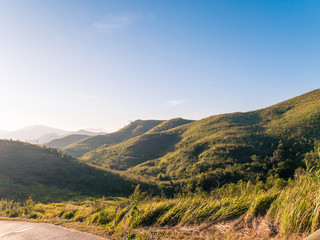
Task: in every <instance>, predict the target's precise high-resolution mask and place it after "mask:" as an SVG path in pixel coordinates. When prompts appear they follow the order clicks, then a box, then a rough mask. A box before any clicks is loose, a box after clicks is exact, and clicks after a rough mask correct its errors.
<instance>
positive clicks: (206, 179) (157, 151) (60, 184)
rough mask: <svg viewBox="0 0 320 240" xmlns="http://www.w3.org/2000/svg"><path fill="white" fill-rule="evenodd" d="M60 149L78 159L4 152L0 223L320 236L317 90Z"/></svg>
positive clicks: (11, 144) (48, 151)
mask: <svg viewBox="0 0 320 240" xmlns="http://www.w3.org/2000/svg"><path fill="white" fill-rule="evenodd" d="M64 149H65V150H66V151H69V152H70V153H74V155H76V156H82V155H83V154H84V155H83V156H82V158H81V160H78V159H75V158H73V157H71V156H69V155H67V154H66V153H62V152H60V151H58V150H55V149H52V148H45V147H38V146H34V145H31V144H26V143H22V142H15V141H0V193H1V197H2V198H3V199H2V200H1V201H0V215H1V216H4V217H11V218H12V217H19V218H23V219H35V220H38V221H48V222H55V223H57V224H63V225H65V226H70V227H74V228H77V229H82V230H85V231H90V232H92V233H95V234H101V235H105V236H108V237H109V238H111V239H300V238H302V237H304V236H306V235H307V234H309V233H310V232H312V231H314V230H316V229H318V228H319V227H320V217H319V216H320V208H319V196H318V195H319V191H320V170H319V169H320V90H316V91H312V92H310V93H307V94H305V95H302V96H299V97H296V98H293V99H290V100H288V101H285V102H282V103H279V104H276V105H273V106H271V107H268V108H265V109H261V110H257V111H252V112H247V113H231V114H223V115H217V116H212V117H209V118H205V119H202V120H199V121H189V120H184V119H172V120H168V121H153V120H148V121H142V120H137V121H135V122H133V123H131V124H130V125H128V126H126V127H125V128H123V129H121V130H119V131H118V132H115V133H112V134H107V135H102V136H95V137H89V138H85V139H82V140H80V141H78V142H76V143H73V144H71V145H68V146H67V147H66V148H64ZM73 151H74V152H73ZM130 194H131V195H130ZM29 196H31V198H29ZM102 196H105V197H102Z"/></svg>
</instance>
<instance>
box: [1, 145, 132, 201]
mask: <svg viewBox="0 0 320 240" xmlns="http://www.w3.org/2000/svg"><path fill="white" fill-rule="evenodd" d="M136 184H137V183H136V182H133V181H129V180H127V179H124V178H123V177H121V176H119V175H117V174H114V173H111V172H108V171H103V170H99V169H97V168H95V167H90V166H88V165H86V164H84V163H81V162H79V161H78V160H76V159H74V158H72V157H70V156H68V155H66V154H64V153H60V152H57V151H56V150H55V149H49V148H41V147H38V146H36V145H31V144H28V143H23V142H16V141H5V140H1V141H0V198H7V199H19V200H23V199H26V198H28V197H29V196H32V198H33V199H36V200H42V201H50V200H55V201H59V200H67V199H69V198H73V199H75V198H79V197H81V196H100V197H101V196H103V195H105V196H107V195H113V196H117V195H118V196H126V195H129V194H131V193H132V192H133V190H134V185H136Z"/></svg>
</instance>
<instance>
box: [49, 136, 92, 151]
mask: <svg viewBox="0 0 320 240" xmlns="http://www.w3.org/2000/svg"><path fill="white" fill-rule="evenodd" d="M88 137H89V135H82V134H72V135H68V136H65V137H62V138H58V139H54V140H51V141H50V142H47V143H45V144H43V145H44V146H46V147H51V148H57V149H60V148H64V147H67V146H68V145H70V144H73V143H76V142H78V141H80V140H82V139H85V138H88Z"/></svg>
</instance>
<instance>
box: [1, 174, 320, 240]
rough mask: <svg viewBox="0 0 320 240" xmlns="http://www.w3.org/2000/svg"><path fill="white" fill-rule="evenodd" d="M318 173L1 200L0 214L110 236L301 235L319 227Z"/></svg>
mask: <svg viewBox="0 0 320 240" xmlns="http://www.w3.org/2000/svg"><path fill="white" fill-rule="evenodd" d="M319 190H320V172H312V173H307V174H305V173H303V172H302V173H300V174H299V173H297V174H296V179H295V180H289V181H284V180H281V179H268V181H267V182H266V183H263V182H258V183H257V184H255V185H254V184H252V183H250V182H248V183H245V182H242V181H240V182H238V183H237V184H229V185H226V186H224V187H223V188H220V189H218V190H215V191H213V192H211V194H210V195H208V194H205V193H201V192H199V193H197V194H193V195H183V194H181V195H180V196H178V197H176V198H174V199H165V198H160V197H154V198H150V197H147V196H146V194H144V193H142V192H141V191H140V190H139V187H137V188H136V190H135V192H134V193H133V194H132V196H131V197H129V198H111V197H110V198H102V199H88V200H86V201H81V202H80V201H79V202H71V201H70V202H62V203H48V204H43V203H35V202H34V201H33V200H32V199H29V200H27V201H26V202H24V203H19V202H13V201H7V200H1V201H0V214H1V216H2V217H10V218H19V219H21V218H22V219H34V220H35V221H46V222H53V223H56V224H62V225H64V226H68V227H73V228H77V229H79V230H82V231H89V232H92V233H95V234H98V235H102V236H106V237H108V238H111V239H169V238H170V239H301V238H302V237H303V236H306V235H308V234H309V233H310V232H312V231H314V230H316V229H318V228H319V227H320V195H319Z"/></svg>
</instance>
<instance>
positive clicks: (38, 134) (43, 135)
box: [0, 125, 104, 144]
mask: <svg viewBox="0 0 320 240" xmlns="http://www.w3.org/2000/svg"><path fill="white" fill-rule="evenodd" d="M71 134H82V135H87V136H93V135H99V134H104V133H97V132H90V131H87V130H84V129H81V130H78V131H76V132H73V131H66V130H62V129H58V128H52V127H47V126H43V125H35V126H28V127H25V128H22V129H18V130H15V131H0V138H1V139H13V140H20V141H24V142H29V143H33V144H43V143H46V142H49V141H51V140H54V139H57V138H62V137H65V136H68V135H71Z"/></svg>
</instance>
